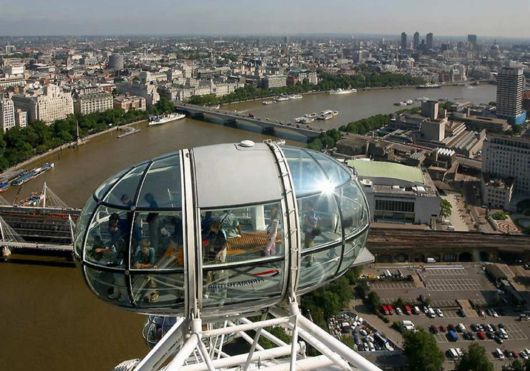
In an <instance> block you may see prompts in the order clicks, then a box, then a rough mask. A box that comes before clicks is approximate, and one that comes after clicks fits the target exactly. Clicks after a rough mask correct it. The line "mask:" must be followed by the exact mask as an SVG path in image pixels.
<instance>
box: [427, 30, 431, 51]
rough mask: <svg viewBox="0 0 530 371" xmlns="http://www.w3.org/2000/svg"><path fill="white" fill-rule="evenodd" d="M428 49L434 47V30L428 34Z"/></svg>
mask: <svg viewBox="0 0 530 371" xmlns="http://www.w3.org/2000/svg"><path fill="white" fill-rule="evenodd" d="M426 43H427V49H432V47H433V34H432V32H429V33H428V34H427V42H426Z"/></svg>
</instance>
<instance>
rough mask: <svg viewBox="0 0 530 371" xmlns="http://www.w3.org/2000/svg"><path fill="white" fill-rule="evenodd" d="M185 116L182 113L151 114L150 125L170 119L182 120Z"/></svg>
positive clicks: (160, 123) (159, 123) (163, 122)
mask: <svg viewBox="0 0 530 371" xmlns="http://www.w3.org/2000/svg"><path fill="white" fill-rule="evenodd" d="M185 117H186V115H184V114H182V113H170V114H168V115H161V116H151V117H150V118H149V126H155V125H162V124H165V123H167V122H170V121H175V120H181V119H183V118H185Z"/></svg>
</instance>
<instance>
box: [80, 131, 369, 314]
mask: <svg viewBox="0 0 530 371" xmlns="http://www.w3.org/2000/svg"><path fill="white" fill-rule="evenodd" d="M367 227H368V207H367V204H366V200H365V197H364V194H363V193H362V190H361V187H360V186H359V184H358V182H357V180H356V179H355V177H354V176H353V173H352V171H351V170H350V169H349V168H347V167H345V166H344V165H343V164H341V163H339V162H337V161H336V160H334V159H333V158H331V157H329V156H327V155H324V154H321V153H318V152H314V151H311V150H308V149H303V148H296V147H288V146H286V147H279V146H278V145H276V144H275V143H259V144H254V143H252V142H247V141H245V142H242V143H239V144H221V145H213V146H205V147H198V148H193V149H190V150H181V151H179V152H175V153H171V154H167V155H164V156H161V157H158V158H155V159H153V160H150V161H146V162H143V163H140V164H137V165H135V166H133V167H131V168H129V169H127V170H125V171H123V172H120V173H118V174H116V175H115V176H113V177H111V178H109V179H108V180H107V181H105V182H104V183H103V184H102V185H101V186H100V187H99V188H98V189H97V190H96V191H95V192H94V194H93V196H92V197H90V198H89V200H88V201H87V203H86V205H85V207H84V209H83V211H82V213H81V217H80V219H79V221H78V225H77V229H76V240H75V255H76V257H77V259H78V260H79V261H80V262H81V266H82V269H83V274H84V275H85V278H86V281H87V283H88V285H89V286H90V288H91V289H92V290H93V291H94V292H95V293H96V294H97V295H98V296H99V297H101V298H102V299H104V300H107V301H110V302H112V303H114V304H116V305H119V306H122V307H125V308H128V309H131V310H135V311H140V312H144V313H161V314H176V313H177V314H178V313H182V314H189V313H190V312H191V311H193V310H198V309H200V310H201V312H202V313H203V315H205V316H212V317H215V316H223V315H227V314H230V313H241V312H250V311H256V310H259V309H263V308H265V307H268V306H270V305H273V304H276V303H278V302H279V301H281V300H283V299H285V298H286V297H288V296H289V295H296V294H301V293H304V292H308V291H311V290H313V289H315V288H317V287H319V286H321V285H323V284H324V283H326V282H329V281H330V280H333V279H335V278H336V277H338V276H340V275H341V274H343V273H344V272H345V271H346V270H347V269H349V268H350V267H351V266H352V265H353V264H360V263H361V262H360V261H358V258H359V257H360V256H364V255H365V254H360V252H361V250H362V249H363V248H364V244H365V239H366V234H367ZM356 259H357V261H356ZM293 268H298V269H295V270H293ZM293 272H294V273H293Z"/></svg>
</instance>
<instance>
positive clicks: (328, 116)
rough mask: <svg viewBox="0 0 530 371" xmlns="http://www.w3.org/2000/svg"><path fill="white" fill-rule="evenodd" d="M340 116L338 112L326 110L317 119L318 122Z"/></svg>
mask: <svg viewBox="0 0 530 371" xmlns="http://www.w3.org/2000/svg"><path fill="white" fill-rule="evenodd" d="M338 114H339V112H338V111H332V110H325V111H322V112H320V114H319V115H318V117H317V119H318V120H331V119H332V118H333V117H335V116H337V115H338Z"/></svg>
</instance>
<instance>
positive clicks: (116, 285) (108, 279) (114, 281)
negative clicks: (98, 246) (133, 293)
mask: <svg viewBox="0 0 530 371" xmlns="http://www.w3.org/2000/svg"><path fill="white" fill-rule="evenodd" d="M84 268H85V276H86V278H87V281H88V283H89V284H90V287H92V289H93V290H94V291H95V292H96V293H97V294H98V295H99V296H100V297H101V298H103V299H105V300H107V301H112V302H115V303H117V304H119V305H126V306H128V305H130V301H129V294H128V292H127V283H126V281H125V276H124V274H123V272H118V273H113V272H106V271H99V270H95V269H93V268H91V267H88V266H85V267H84Z"/></svg>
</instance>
